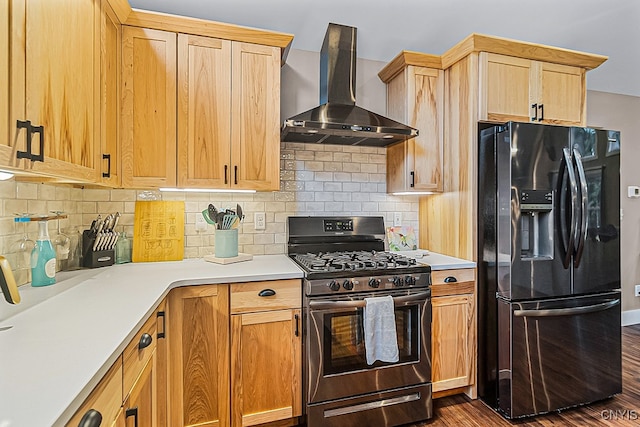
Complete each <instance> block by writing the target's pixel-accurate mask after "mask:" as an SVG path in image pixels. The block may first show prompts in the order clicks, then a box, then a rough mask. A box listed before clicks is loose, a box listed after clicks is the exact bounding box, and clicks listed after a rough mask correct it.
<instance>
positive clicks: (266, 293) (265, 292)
mask: <svg viewBox="0 0 640 427" xmlns="http://www.w3.org/2000/svg"><path fill="white" fill-rule="evenodd" d="M275 294H276V291H274V290H273V289H263V290H261V291H260V292H258V296H259V297H272V296H274V295H275Z"/></svg>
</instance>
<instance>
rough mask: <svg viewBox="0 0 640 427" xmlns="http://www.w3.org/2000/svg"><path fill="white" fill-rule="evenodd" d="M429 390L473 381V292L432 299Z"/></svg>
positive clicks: (469, 383) (451, 387)
mask: <svg viewBox="0 0 640 427" xmlns="http://www.w3.org/2000/svg"><path fill="white" fill-rule="evenodd" d="M432 309H433V314H432V316H433V320H432V324H431V327H432V331H431V334H432V338H431V349H432V360H433V364H432V367H431V372H432V382H433V391H434V393H435V392H439V391H443V390H449V389H454V388H459V387H465V386H468V385H471V384H473V383H474V382H475V379H474V376H475V368H474V360H475V357H476V350H475V349H476V346H475V302H474V295H473V294H466V295H451V296H442V297H434V298H433V299H432Z"/></svg>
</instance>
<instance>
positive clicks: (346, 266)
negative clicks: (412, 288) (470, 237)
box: [291, 251, 420, 277]
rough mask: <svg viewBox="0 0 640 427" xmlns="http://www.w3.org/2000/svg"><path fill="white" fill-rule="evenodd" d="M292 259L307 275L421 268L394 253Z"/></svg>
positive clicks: (321, 254)
mask: <svg viewBox="0 0 640 427" xmlns="http://www.w3.org/2000/svg"><path fill="white" fill-rule="evenodd" d="M291 257H292V258H293V259H294V261H296V262H297V263H298V264H299V265H300V266H301V267H302V268H303V269H304V270H305V271H306V272H307V273H321V274H323V273H325V274H327V273H338V274H335V276H336V277H337V276H340V274H342V273H348V274H352V273H354V272H357V271H362V270H365V273H367V274H376V272H381V273H380V274H390V272H391V270H394V271H396V270H400V269H407V268H411V267H412V266H416V267H419V266H420V265H419V264H417V262H416V260H415V259H413V258H409V257H406V256H404V255H400V254H395V253H393V252H376V251H339V252H319V253H305V254H293V255H291Z"/></svg>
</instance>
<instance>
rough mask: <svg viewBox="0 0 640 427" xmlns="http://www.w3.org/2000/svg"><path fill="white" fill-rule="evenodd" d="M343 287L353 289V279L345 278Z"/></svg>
mask: <svg viewBox="0 0 640 427" xmlns="http://www.w3.org/2000/svg"><path fill="white" fill-rule="evenodd" d="M342 287H343V288H345V289H346V290H348V291H350V290H351V289H353V282H352V281H351V280H345V281H344V282H342Z"/></svg>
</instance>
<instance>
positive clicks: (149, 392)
mask: <svg viewBox="0 0 640 427" xmlns="http://www.w3.org/2000/svg"><path fill="white" fill-rule="evenodd" d="M155 363H156V356H155V350H154V354H153V356H151V359H149V361H148V362H147V364H146V365H145V367H144V368H143V369H142V372H140V376H139V377H138V379H137V381H136V383H135V385H134V386H133V388H132V389H131V393H129V397H128V398H127V399H126V400H125V403H124V416H125V422H126V425H128V426H149V427H156V421H155V411H156V385H155V382H156V378H155V376H154V369H155ZM130 420H134V421H130Z"/></svg>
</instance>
